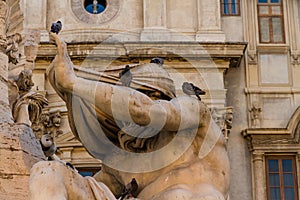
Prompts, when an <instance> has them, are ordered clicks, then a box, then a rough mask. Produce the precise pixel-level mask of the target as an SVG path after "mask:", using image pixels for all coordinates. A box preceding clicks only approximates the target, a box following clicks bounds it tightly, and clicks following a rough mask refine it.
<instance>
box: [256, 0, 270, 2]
mask: <svg viewBox="0 0 300 200" xmlns="http://www.w3.org/2000/svg"><path fill="white" fill-rule="evenodd" d="M258 3H268V0H258Z"/></svg>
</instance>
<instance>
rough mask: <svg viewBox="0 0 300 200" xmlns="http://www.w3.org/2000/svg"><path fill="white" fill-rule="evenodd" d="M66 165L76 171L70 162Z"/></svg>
mask: <svg viewBox="0 0 300 200" xmlns="http://www.w3.org/2000/svg"><path fill="white" fill-rule="evenodd" d="M66 165H67V166H69V167H70V168H71V169H74V170H75V167H74V166H73V165H72V164H71V163H70V162H66Z"/></svg>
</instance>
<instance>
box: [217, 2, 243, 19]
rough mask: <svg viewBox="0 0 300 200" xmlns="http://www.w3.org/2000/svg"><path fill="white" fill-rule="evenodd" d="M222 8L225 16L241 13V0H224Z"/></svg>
mask: <svg viewBox="0 0 300 200" xmlns="http://www.w3.org/2000/svg"><path fill="white" fill-rule="evenodd" d="M221 10H222V15H223V16H232V15H240V0H222V1H221Z"/></svg>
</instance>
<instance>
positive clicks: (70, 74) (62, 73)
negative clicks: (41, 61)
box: [49, 32, 75, 90]
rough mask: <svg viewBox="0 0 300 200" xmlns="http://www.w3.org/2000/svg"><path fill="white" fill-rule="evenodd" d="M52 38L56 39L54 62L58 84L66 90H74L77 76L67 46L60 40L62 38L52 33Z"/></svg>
mask: <svg viewBox="0 0 300 200" xmlns="http://www.w3.org/2000/svg"><path fill="white" fill-rule="evenodd" d="M49 34H50V38H51V39H54V41H55V43H56V45H57V55H56V56H55V59H54V60H53V65H54V70H55V77H56V78H55V79H56V84H57V85H58V86H60V87H62V88H65V89H66V90H69V89H72V87H73V84H74V80H75V74H74V70H73V66H74V65H73V63H72V61H71V59H70V57H69V55H68V51H67V44H66V43H65V42H64V41H62V40H61V39H60V37H59V36H58V35H57V34H55V33H52V32H50V33H49Z"/></svg>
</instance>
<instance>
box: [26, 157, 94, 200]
mask: <svg viewBox="0 0 300 200" xmlns="http://www.w3.org/2000/svg"><path fill="white" fill-rule="evenodd" d="M29 189H30V199H31V200H41V199H43V200H48V199H49V200H50V199H51V200H52V199H56V200H67V199H94V195H93V193H92V191H91V188H90V186H89V183H88V181H87V180H86V179H85V178H83V177H82V176H81V175H80V174H78V173H77V172H75V171H74V170H73V169H71V168H70V167H68V166H66V165H65V164H64V163H62V162H60V161H41V162H38V163H37V164H35V165H34V166H33V167H32V169H31V172H30V183H29Z"/></svg>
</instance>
